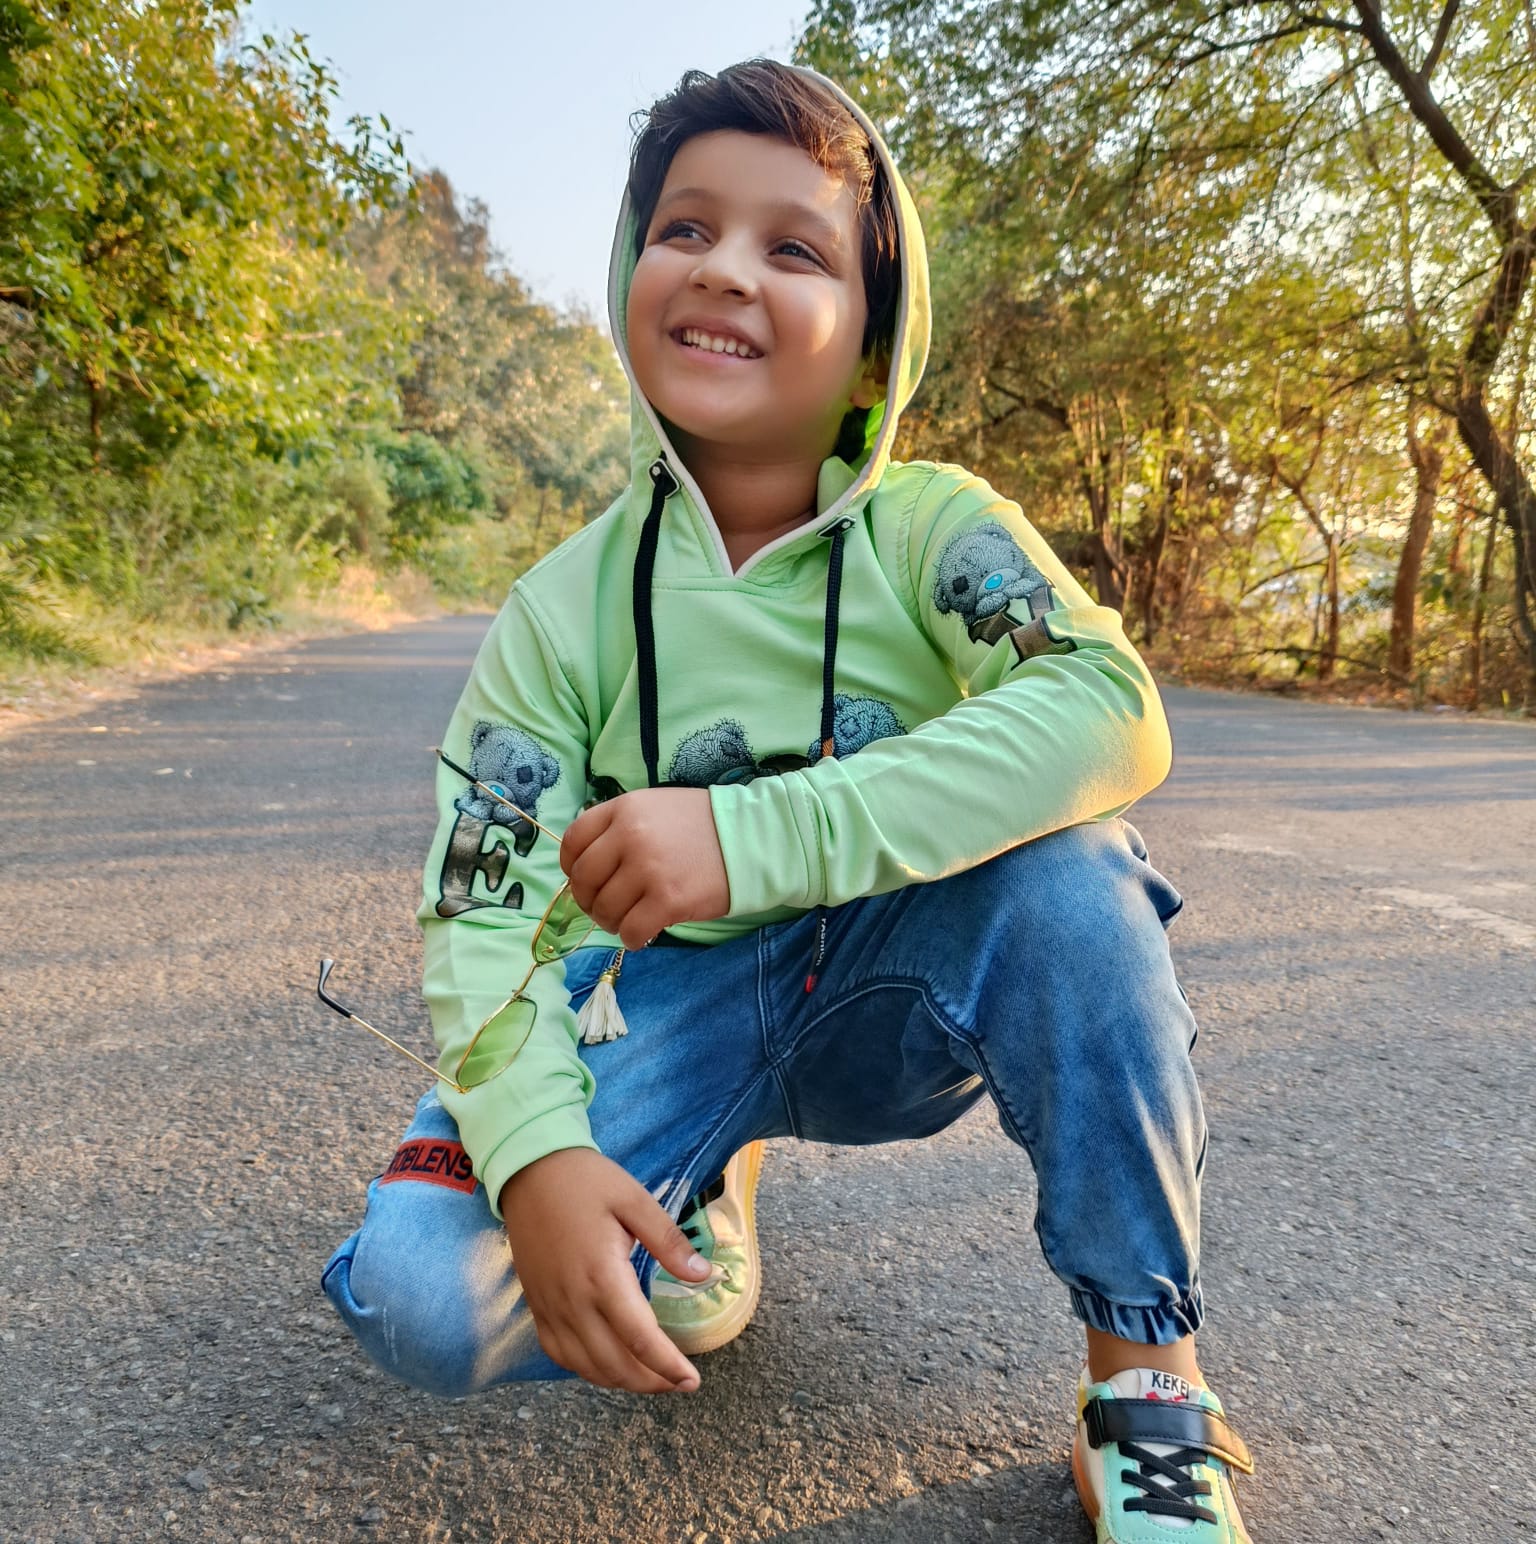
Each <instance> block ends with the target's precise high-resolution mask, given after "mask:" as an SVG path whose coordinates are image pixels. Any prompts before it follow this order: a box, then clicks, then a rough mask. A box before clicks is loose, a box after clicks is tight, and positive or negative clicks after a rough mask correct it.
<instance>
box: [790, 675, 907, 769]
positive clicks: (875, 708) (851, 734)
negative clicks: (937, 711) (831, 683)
mask: <svg viewBox="0 0 1536 1544" xmlns="http://www.w3.org/2000/svg"><path fill="white" fill-rule="evenodd" d="M906 732H907V726H906V725H905V724H903V723H902V721H901V720H900V719H899V718H897V717H896V710H895V709H894V708H893V707H892V706H891V705H890V703H888V702H881V701H880V699H879V698H878V697H849V696H846V695H845V694H844V693H842V692H838V693H837V694H836V695H835V696H834V697H833V698H832V750H833V754H834V755H835V756H836V757H837V759H838V760H839V761H842V760H844V759H845V758H846V757H849V756H852V755H853V754H854V752H855V751H861V750H863V749H864V747H865V746H866V745H872V744H873V743H874V742H875V741H876V740H886V739H889V738H890V737H891V736H892V735H897V734H905V733H906ZM806 755H807V756H808V757H809V758H810V759H811V760H812V761H815V760H816V759H817V758H818V757H819V756H820V755H821V742H820V741H819V740H813V741H812V742H811V747H810V749H809V750H808V751H807V752H806Z"/></svg>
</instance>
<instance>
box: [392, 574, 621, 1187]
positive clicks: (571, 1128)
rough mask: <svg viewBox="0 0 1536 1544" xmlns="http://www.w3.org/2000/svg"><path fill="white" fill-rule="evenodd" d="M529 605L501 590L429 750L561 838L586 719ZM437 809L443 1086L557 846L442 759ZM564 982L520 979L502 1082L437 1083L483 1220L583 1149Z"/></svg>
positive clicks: (433, 867) (517, 974) (494, 1040)
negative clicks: (528, 1028) (509, 1187)
mask: <svg viewBox="0 0 1536 1544" xmlns="http://www.w3.org/2000/svg"><path fill="white" fill-rule="evenodd" d="M530 605H531V603H530V602H528V601H527V600H526V598H525V597H524V596H523V595H522V594H521V593H520V591H519V590H518V589H515V588H514V590H513V592H512V594H511V595H510V596H509V597H508V599H507V602H506V604H505V606H504V607H503V608H502V611H501V614H500V615H499V616H498V617H497V618H496V620H495V622H494V623H493V624H492V626H491V629H490V631H489V633H488V634H487V635H486V638H485V641H484V643H483V644H482V645H481V648H480V653H479V655H478V657H477V658H476V661H475V665H474V669H473V671H472V672H471V674H470V677H469V681H468V683H467V685H466V686H465V688H464V692H463V695H462V696H461V697H460V699H459V703H458V706H457V708H456V709H455V710H454V714H453V718H452V720H451V721H450V723H449V726H448V732H447V735H446V737H445V739H444V742H443V749H444V750H445V751H446V753H447V754H448V755H449V756H450V757H452V759H453V760H454V761H456V762H457V763H458V764H459V766H460V767H463V768H464V769H465V770H466V771H469V772H472V773H473V774H474V776H475V778H477V779H478V780H479V781H481V782H483V783H485V784H487V785H488V786H491V787H496V788H498V789H500V790H502V791H503V792H504V793H505V794H506V796H507V797H508V798H509V799H511V800H512V802H513V803H515V804H517V805H518V806H519V807H520V808H521V809H523V810H524V811H526V812H527V813H528V814H530V815H533V816H534V817H535V818H536V819H537V820H538V821H539V823H540V824H542V825H545V826H548V827H549V828H550V830H551V831H553V832H555V833H560V832H563V831H564V830H565V828H566V826H567V825H569V824H570V822H571V821H572V820H573V819H574V818H575V817H576V815H577V814H578V813H579V812H580V810H581V808H582V805H583V803H584V800H585V794H586V776H585V767H586V758H587V738H586V723H585V716H584V714H583V711H582V706H581V702H580V700H579V698H578V697H577V695H576V693H575V692H574V691H573V690H572V688H571V686H570V682H569V680H568V678H567V675H566V673H565V671H564V670H563V669H562V667H561V664H560V661H559V660H558V658H557V657H556V655H555V652H554V650H553V648H552V646H551V645H550V642H549V639H548V636H547V634H546V633H545V631H544V630H543V629H542V628H541V627H540V626H539V624H538V621H537V619H536V617H535V616H534V614H533V612H532V610H531V609H530ZM437 798H438V814H439V820H438V827H437V833H436V835H435V837H434V839H433V842H432V847H431V851H430V853H429V855H428V858H427V864H426V871H425V875H424V880H423V898H422V905H421V909H420V911H419V912H418V913H417V915H418V917H419V919H420V921H421V925H422V933H423V948H424V955H425V971H424V976H423V985H422V990H423V993H424V995H425V997H426V1000H427V1006H428V1009H429V1010H430V1012H431V1016H432V1029H433V1034H434V1036H435V1037H436V1040H437V1045H438V1049H439V1051H440V1052H441V1057H440V1060H439V1063H438V1065H439V1068H440V1069H441V1070H442V1071H443V1072H444V1073H446V1074H449V1075H451V1074H452V1072H453V1069H454V1067H455V1065H456V1064H457V1062H458V1060H459V1057H460V1055H461V1054H462V1052H463V1050H464V1047H465V1046H466V1045H467V1044H468V1043H469V1040H470V1038H471V1037H472V1036H473V1035H474V1033H475V1031H476V1030H477V1029H478V1028H479V1026H480V1024H481V1023H482V1022H483V1021H484V1020H485V1018H486V1017H487V1015H489V1014H491V1013H493V1012H494V1011H495V1010H496V1009H497V1007H498V1006H499V1005H500V1004H501V1003H502V1002H503V1001H504V999H505V998H506V997H507V996H508V994H509V993H510V992H512V990H513V989H514V988H515V987H516V986H517V985H518V983H519V982H521V981H522V979H523V977H524V975H525V974H526V973H527V971H528V968H529V966H530V964H531V963H532V958H533V956H532V952H531V946H532V941H533V934H534V931H535V928H536V926H537V924H538V920H539V918H540V916H541V915H542V914H543V911H544V908H545V907H546V905H547V904H548V903H549V901H550V899H551V898H552V897H553V895H554V893H555V891H556V890H557V889H558V888H559V887H560V885H561V884H562V883H563V882H564V877H565V876H564V875H563V874H562V872H561V870H560V863H559V844H558V842H557V841H555V840H552V839H551V838H550V837H549V836H546V835H543V834H542V833H540V832H539V831H538V830H536V829H535V827H534V826H533V825H531V824H529V823H528V822H526V821H523V820H521V819H519V818H518V817H517V816H515V815H514V814H512V813H511V811H509V810H507V809H506V808H505V806H503V805H499V804H497V803H496V801H494V800H492V799H489V798H487V797H486V796H485V795H484V794H483V793H481V792H480V791H479V790H477V789H476V788H475V787H474V785H473V784H472V783H471V782H470V781H468V780H467V779H465V778H463V777H461V776H459V775H458V774H457V773H455V772H453V771H452V770H450V769H449V768H448V767H447V766H445V765H443V764H442V763H441V762H440V763H439V765H438V773H437ZM564 973H565V967H564V965H563V964H562V963H561V962H559V961H558V960H555V961H552V962H550V963H548V964H545V965H542V966H540V967H539V969H537V970H536V971H534V973H533V977H532V980H531V981H530V982H529V984H528V987H527V995H528V996H529V997H531V998H532V999H533V1001H534V1002H535V1003H537V1005H538V1013H537V1016H536V1018H535V1021H534V1026H533V1030H532V1033H531V1035H530V1036H529V1038H528V1041H527V1043H526V1044H525V1045H524V1046H523V1048H522V1049H521V1051H519V1052H518V1053H517V1056H516V1059H515V1060H514V1061H513V1062H512V1063H511V1065H510V1066H508V1067H507V1068H506V1070H505V1071H503V1072H499V1073H497V1074H496V1075H495V1076H494V1077H491V1078H490V1079H489V1081H487V1082H485V1083H484V1084H482V1085H481V1086H479V1087H476V1088H473V1089H471V1091H470V1092H469V1093H467V1094H460V1093H458V1092H457V1090H455V1089H454V1088H452V1087H450V1086H449V1085H448V1084H447V1083H440V1084H439V1085H438V1089H439V1093H440V1094H441V1096H442V1100H443V1104H444V1105H445V1106H446V1107H447V1109H448V1110H449V1112H450V1113H451V1114H452V1115H453V1117H454V1119H455V1120H456V1121H457V1122H458V1125H459V1132H460V1135H461V1137H462V1139H463V1142H464V1147H465V1151H466V1152H467V1153H468V1154H469V1156H470V1159H471V1161H472V1162H473V1164H474V1168H475V1173H476V1175H477V1176H478V1177H479V1179H480V1180H481V1182H482V1183H483V1184H484V1185H485V1188H486V1192H487V1195H488V1196H489V1198H490V1202H491V1206H492V1209H493V1210H496V1211H497V1213H498V1215H499V1198H500V1194H501V1187H502V1185H504V1184H505V1183H506V1181H507V1180H508V1179H510V1178H511V1176H512V1175H513V1174H515V1173H516V1172H517V1171H518V1170H519V1169H522V1168H525V1167H526V1166H527V1165H528V1164H530V1163H532V1162H533V1161H534V1160H535V1159H536V1158H542V1157H543V1156H544V1155H545V1154H547V1153H551V1152H555V1151H557V1150H558V1149H560V1148H566V1147H594V1146H595V1145H596V1144H595V1143H594V1142H593V1140H592V1135H591V1131H590V1128H589V1126H588V1122H587V1115H586V1108H587V1105H588V1103H589V1102H590V1101H591V1098H592V1094H593V1091H594V1083H593V1080H592V1077H591V1074H590V1073H589V1072H588V1071H587V1069H586V1068H585V1067H584V1066H583V1064H582V1062H581V1060H580V1058H579V1057H578V1056H577V1054H576V1041H577V1029H576V1019H575V1015H574V1013H573V1012H572V1010H571V1005H570V998H569V995H568V993H567V992H566V990H565V980H564ZM501 1031H502V1025H501V1024H500V1023H499V1022H496V1023H493V1024H492V1025H491V1027H490V1028H489V1029H487V1031H486V1033H485V1035H484V1036H482V1038H481V1040H480V1042H479V1044H478V1045H477V1046H476V1049H475V1053H474V1059H473V1062H472V1065H475V1064H479V1065H480V1066H482V1067H483V1066H486V1065H487V1064H488V1063H491V1062H492V1061H493V1060H494V1059H497V1058H499V1056H500V1055H501V1054H502V1051H501V1050H499V1049H498V1048H499V1047H503V1048H504V1047H505V1046H506V1044H507V1041H506V1038H505V1037H504V1036H503V1035H502V1034H501ZM466 1081H467V1080H466Z"/></svg>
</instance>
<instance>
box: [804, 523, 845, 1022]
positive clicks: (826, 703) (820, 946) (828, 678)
mask: <svg viewBox="0 0 1536 1544" xmlns="http://www.w3.org/2000/svg"><path fill="white" fill-rule="evenodd" d="M852 529H853V521H852V520H850V519H848V518H846V517H845V518H844V519H842V520H839V521H838V522H837V524H836V525H835V526H833V527H832V528H831V529H830V530H829V531H823V532H822V533H821V534H822V535H823V536H828V535H830V536H831V538H832V551H831V552H830V553H829V554H828V555H827V615H826V625H825V627H824V628H823V630H822V646H821V746H820V749H821V754H820V755H819V756H818V757H817V758H816V760H817V761H821V760H824V759H826V758H828V757H830V758H832V759H833V760H836V759H837V700H836V695H835V693H834V690H833V685H834V682H835V680H836V675H837V611H838V605H839V603H840V601H841V599H842V593H843V538H844V537H845V536H846V535H847V534H848V532H849V531H850V530H852ZM813 765H814V763H813ZM826 957H827V908H826V907H825V906H823V905H819V904H818V905H817V907H816V932H815V937H814V941H813V943H812V946H811V969H810V973H809V974H808V975H807V976H806V978H805V989H806V991H807V992H814V991H815V990H816V981H817V978H818V977H819V976H820V975H821V967H822V963H823V962H824V961H825V959H826Z"/></svg>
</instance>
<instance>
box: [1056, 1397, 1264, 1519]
mask: <svg viewBox="0 0 1536 1544" xmlns="http://www.w3.org/2000/svg"><path fill="white" fill-rule="evenodd" d="M1232 1469H1241V1470H1242V1471H1243V1473H1244V1474H1252V1473H1253V1460H1252V1459H1251V1458H1250V1457H1249V1456H1248V1449H1247V1448H1246V1447H1245V1446H1244V1445H1243V1439H1242V1438H1241V1437H1239V1436H1238V1435H1237V1433H1236V1432H1235V1431H1233V1430H1232V1428H1231V1427H1230V1426H1228V1425H1227V1420H1226V1416H1225V1414H1224V1413H1223V1412H1222V1408H1221V1401H1220V1400H1219V1399H1217V1397H1216V1396H1215V1395H1214V1394H1213V1393H1211V1391H1210V1390H1209V1389H1204V1388H1200V1387H1199V1386H1198V1385H1196V1384H1193V1383H1188V1382H1186V1381H1185V1380H1184V1379H1183V1378H1180V1377H1178V1376H1176V1375H1175V1374H1173V1373H1166V1372H1155V1371H1153V1370H1152V1369H1150V1368H1146V1367H1138V1368H1132V1369H1128V1370H1127V1371H1125V1372H1117V1373H1116V1374H1115V1375H1114V1376H1113V1377H1112V1378H1110V1380H1109V1381H1108V1382H1107V1383H1091V1382H1089V1380H1088V1374H1087V1373H1086V1372H1085V1373H1084V1374H1083V1377H1082V1381H1081V1382H1080V1383H1079V1384H1078V1390H1077V1440H1076V1441H1075V1442H1074V1443H1073V1444H1072V1477H1073V1478H1074V1479H1075V1480H1076V1481H1077V1494H1078V1497H1079V1499H1080V1500H1081V1501H1082V1503H1083V1510H1084V1511H1086V1512H1087V1514H1088V1516H1089V1518H1090V1520H1091V1521H1092V1522H1093V1524H1094V1526H1095V1528H1096V1529H1097V1530H1098V1531H1097V1533H1096V1535H1095V1538H1096V1544H1252V1540H1251V1539H1250V1538H1249V1537H1248V1532H1247V1530H1246V1529H1245V1528H1244V1527H1243V1520H1242V1518H1241V1517H1239V1516H1238V1514H1237V1497H1236V1495H1235V1494H1234V1492H1233V1489H1232V1480H1231V1475H1230V1472H1229V1471H1230V1470H1232Z"/></svg>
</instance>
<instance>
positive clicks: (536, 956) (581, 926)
mask: <svg viewBox="0 0 1536 1544" xmlns="http://www.w3.org/2000/svg"><path fill="white" fill-rule="evenodd" d="M437 756H438V759H439V760H440V761H441V762H442V763H443V765H444V766H446V767H447V768H448V769H449V770H450V771H453V772H457V773H458V774H459V776H460V777H462V778H464V779H465V780H466V781H468V782H469V783H472V784H473V785H474V786H475V787H476V788H478V789H479V790H480V792H481V793H483V794H485V795H486V797H487V798H490V799H494V800H495V801H496V802H497V803H498V804H503V805H505V806H506V807H507V808H508V809H509V810H511V811H512V812H513V814H515V815H517V816H519V817H520V818H521V819H523V820H526V821H527V822H528V823H529V824H530V825H532V826H534V827H535V828H537V829H538V830H540V831H542V832H543V833H544V834H545V835H546V836H548V837H551V838H552V839H553V840H554V841H556V842H557V843H558V842H559V840H560V838H559V836H558V835H556V833H555V832H553V831H551V830H550V829H549V827H548V826H543V825H540V824H539V822H538V821H537V820H535V819H534V818H533V816H532V815H530V814H528V813H527V811H525V810H522V809H520V808H518V806H517V805H516V804H514V803H513V802H512V800H511V799H510V798H509V797H508V796H507V791H506V789H505V788H503V787H502V786H501V785H500V784H499V783H482V782H481V781H480V779H479V778H477V777H475V776H474V775H473V774H472V773H470V772H466V771H465V770H464V768H463V767H461V766H459V765H458V763H457V762H454V761H451V760H450V759H449V758H448V756H447V755H446V754H445V753H444V752H443V751H442V750H438V752H437ZM596 930H597V924H596V923H595V922H594V921H593V920H592V919H591V918H590V917H589V916H588V915H587V914H586V913H585V912H584V911H583V910H582V909H581V908H580V907H579V906H578V905H577V904H576V900H575V897H574V896H572V894H571V882H570V880H566V881H565V883H564V884H562V885H561V886H560V888H559V889H558V890H556V891H555V894H554V897H553V899H552V900H551V901H550V903H549V905H548V906H546V907H545V908H544V915H543V916H542V917H540V918H539V925H538V926H537V927H536V928H535V929H534V932H533V940H532V944H531V946H530V952H531V954H532V956H533V959H532V962H531V963H530V964H529V966H528V973H527V974H526V975H525V976H524V977H523V979H522V980H521V981H520V982H519V983H518V984H517V986H516V987H515V988H514V989H513V991H512V992H511V994H510V995H509V996H507V997H506V998H505V999H504V1000H503V1001H502V1003H501V1004H500V1006H499V1007H497V1008H495V1009H493V1010H492V1011H491V1012H490V1013H488V1014H487V1015H486V1016H485V1018H484V1019H483V1020H481V1023H480V1027H479V1029H477V1030H476V1031H475V1033H474V1034H473V1036H471V1038H470V1042H469V1044H468V1045H467V1046H465V1047H464V1050H463V1052H462V1053H461V1054H460V1056H459V1059H458V1061H457V1062H456V1063H455V1064H454V1068H453V1071H452V1073H451V1074H450V1073H446V1072H443V1071H442V1070H441V1069H440V1068H438V1067H434V1066H433V1065H432V1064H431V1063H430V1062H427V1061H424V1060H423V1059H422V1058H421V1057H419V1056H418V1055H417V1054H416V1053H415V1052H414V1051H412V1050H408V1049H407V1048H406V1047H405V1046H403V1045H401V1044H400V1042H399V1041H398V1040H395V1039H393V1038H392V1037H391V1036H389V1035H386V1034H385V1033H384V1031H383V1030H382V1029H375V1028H374V1027H373V1025H372V1024H370V1023H369V1022H368V1021H367V1020H366V1019H365V1018H363V1017H362V1016H361V1015H359V1014H356V1013H354V1012H353V1011H352V1010H351V1009H350V1008H349V1007H347V1006H346V1004H345V1003H342V1002H340V1001H338V1000H337V999H336V998H335V997H333V996H332V995H331V993H330V992H329V991H328V990H327V983H328V982H329V981H330V978H331V975H332V973H333V972H334V971H335V969H336V962H335V960H321V961H320V980H319V982H318V984H317V985H316V987H315V991H316V992H317V993H318V994H319V997H320V1001H321V1002H323V1003H324V1004H325V1005H326V1007H327V1008H331V1009H334V1010H335V1011H336V1012H337V1013H339V1014H340V1015H341V1016H342V1017H343V1018H345V1019H350V1020H351V1021H352V1022H353V1023H354V1024H356V1025H357V1026H358V1027H359V1028H361V1029H365V1030H367V1031H368V1033H369V1034H370V1035H373V1036H375V1037H376V1038H377V1039H379V1040H382V1041H383V1042H384V1043H385V1045H388V1046H392V1047H393V1048H394V1049H395V1050H396V1051H398V1052H399V1053H400V1054H401V1055H402V1056H404V1057H407V1058H408V1059H409V1060H411V1061H413V1062H414V1063H415V1064H416V1065H417V1066H418V1067H420V1068H421V1069H422V1070H423V1071H424V1072H427V1073H430V1074H431V1075H432V1077H434V1078H436V1079H440V1080H441V1081H442V1082H444V1083H447V1084H448V1085H449V1086H450V1087H451V1088H453V1089H455V1090H456V1091H457V1092H458V1093H461V1094H467V1093H469V1092H470V1091H471V1090H472V1089H476V1088H481V1087H483V1086H484V1085H485V1084H487V1083H489V1082H490V1081H491V1079H492V1078H495V1077H499V1076H500V1075H501V1074H502V1073H503V1072H505V1071H506V1070H507V1068H508V1067H510V1066H511V1065H512V1063H513V1062H514V1061H516V1060H517V1058H518V1054H519V1053H520V1052H521V1051H522V1049H523V1047H524V1046H525V1045H527V1043H528V1037H529V1036H530V1035H531V1034H532V1033H533V1026H534V1022H535V1020H536V1019H537V1018H538V1012H539V1005H538V1004H537V1003H536V1002H535V1001H534V1000H533V999H532V998H531V997H529V996H527V995H526V994H527V991H528V983H529V982H530V981H532V980H533V974H534V972H535V971H536V970H537V969H538V968H539V967H540V966H541V965H548V964H551V963H552V962H553V961H555V960H563V959H565V958H567V956H569V955H571V954H574V953H575V952H576V950H578V949H579V948H581V946H582V945H583V944H585V943H586V941H587V940H588V939H589V938H590V937H591V936H592V934H593V933H594V932H595V931H596Z"/></svg>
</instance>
